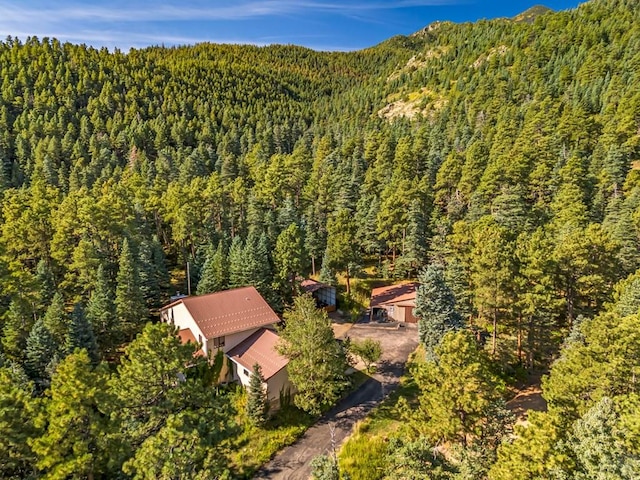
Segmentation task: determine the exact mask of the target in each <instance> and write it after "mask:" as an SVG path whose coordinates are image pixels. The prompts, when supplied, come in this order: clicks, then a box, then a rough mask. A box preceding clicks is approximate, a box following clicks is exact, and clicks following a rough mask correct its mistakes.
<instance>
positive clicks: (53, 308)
mask: <svg viewBox="0 0 640 480" xmlns="http://www.w3.org/2000/svg"><path fill="white" fill-rule="evenodd" d="M43 322H44V326H45V327H46V328H47V330H48V331H49V332H50V333H51V335H52V336H53V339H54V340H55V342H56V344H57V345H64V342H65V339H66V337H67V331H68V329H69V315H68V314H67V311H66V309H65V305H64V299H63V298H62V295H61V294H60V293H59V292H56V294H55V295H54V296H53V300H52V301H51V305H49V308H47V311H46V313H45V315H44V317H43Z"/></svg>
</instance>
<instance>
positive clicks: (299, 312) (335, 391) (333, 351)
mask: <svg viewBox="0 0 640 480" xmlns="http://www.w3.org/2000/svg"><path fill="white" fill-rule="evenodd" d="M284 320H285V321H284V324H285V326H284V328H283V329H282V330H281V331H280V337H281V339H282V341H281V343H280V345H279V347H278V351H279V352H280V354H281V355H284V356H285V357H287V358H288V359H289V364H288V366H287V370H288V372H289V378H290V379H291V382H292V383H293V385H294V386H295V387H296V390H297V393H296V395H295V397H294V402H295V404H296V406H297V407H299V408H301V409H302V410H304V411H306V412H309V413H311V414H314V415H317V414H319V413H320V412H322V410H324V409H326V408H327V407H329V406H332V405H333V404H334V402H335V401H336V400H337V399H338V398H339V396H340V393H341V392H342V390H343V389H344V387H345V385H346V383H347V381H346V379H345V371H346V369H347V361H346V355H345V352H344V350H343V349H342V347H341V346H340V345H339V344H338V342H337V340H336V339H335V337H334V335H333V329H332V328H331V321H330V320H329V318H328V317H327V313H326V312H325V311H324V310H319V309H318V308H316V304H315V301H314V299H313V298H312V297H311V296H310V295H301V296H299V297H296V298H295V300H294V306H293V308H292V309H291V310H288V311H286V312H285V314H284Z"/></svg>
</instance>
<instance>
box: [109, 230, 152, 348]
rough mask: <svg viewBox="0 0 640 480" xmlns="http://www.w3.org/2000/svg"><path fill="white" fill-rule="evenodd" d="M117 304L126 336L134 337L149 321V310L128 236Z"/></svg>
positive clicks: (117, 315) (119, 273) (122, 258)
mask: <svg viewBox="0 0 640 480" xmlns="http://www.w3.org/2000/svg"><path fill="white" fill-rule="evenodd" d="M115 305H116V318H117V319H118V323H119V324H120V325H122V328H123V331H124V333H125V338H132V337H133V336H134V335H135V334H136V333H137V332H138V331H139V330H140V329H141V327H142V325H144V324H145V323H146V322H147V319H148V316H149V312H148V310H147V306H146V304H145V301H144V298H143V296H142V290H141V288H140V277H139V274H138V267H137V265H136V262H135V256H134V255H133V252H132V250H131V247H130V245H129V240H128V239H126V238H125V240H124V242H123V244H122V251H121V252H120V264H119V269H118V276H117V277H116V299H115Z"/></svg>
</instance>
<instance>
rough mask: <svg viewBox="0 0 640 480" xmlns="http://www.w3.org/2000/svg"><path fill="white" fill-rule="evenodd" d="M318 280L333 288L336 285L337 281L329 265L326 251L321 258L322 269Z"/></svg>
mask: <svg viewBox="0 0 640 480" xmlns="http://www.w3.org/2000/svg"><path fill="white" fill-rule="evenodd" d="M318 279H319V280H320V281H321V282H322V283H326V284H327V285H333V286H335V285H337V284H338V281H337V280H336V274H335V272H334V271H333V269H332V268H331V266H330V264H329V257H328V255H327V252H326V251H325V252H324V255H323V256H322V267H321V268H320V276H319V278H318Z"/></svg>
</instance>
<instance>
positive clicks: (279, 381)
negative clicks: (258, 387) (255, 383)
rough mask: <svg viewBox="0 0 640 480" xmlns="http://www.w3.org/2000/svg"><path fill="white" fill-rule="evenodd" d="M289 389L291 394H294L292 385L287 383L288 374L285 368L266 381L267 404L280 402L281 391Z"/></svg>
mask: <svg viewBox="0 0 640 480" xmlns="http://www.w3.org/2000/svg"><path fill="white" fill-rule="evenodd" d="M287 388H289V389H290V391H291V393H294V391H293V390H294V389H293V385H291V382H289V373H288V372H287V367H285V368H283V369H282V370H280V371H279V372H278V373H276V374H275V375H274V376H273V377H271V378H270V379H269V380H267V395H268V397H269V402H271V403H276V402H279V401H280V392H281V391H282V390H286V389H287Z"/></svg>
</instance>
